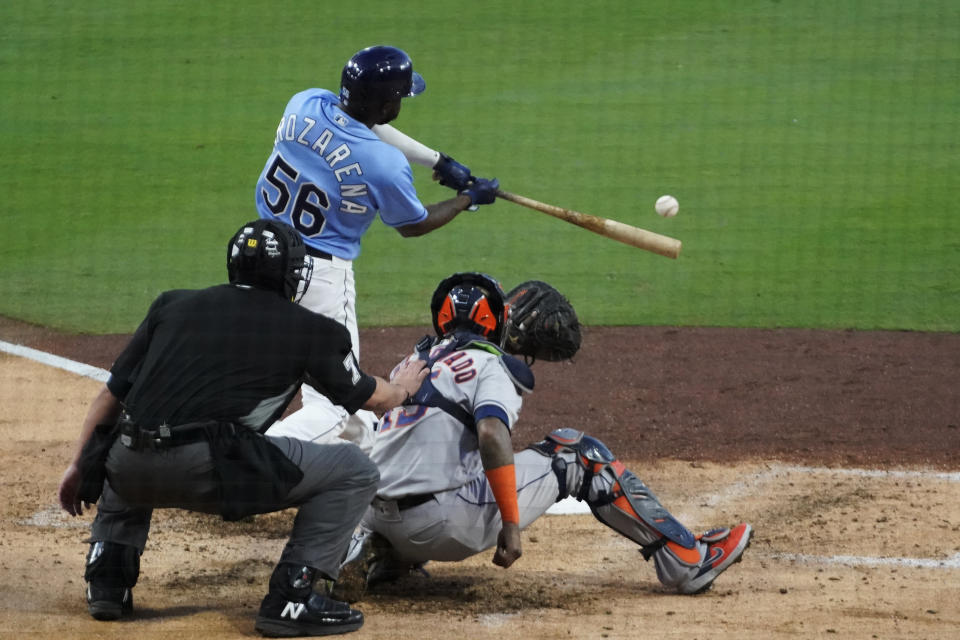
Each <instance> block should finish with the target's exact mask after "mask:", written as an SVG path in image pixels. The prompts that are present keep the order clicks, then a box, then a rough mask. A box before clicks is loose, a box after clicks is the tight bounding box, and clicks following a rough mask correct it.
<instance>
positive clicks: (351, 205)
mask: <svg viewBox="0 0 960 640" xmlns="http://www.w3.org/2000/svg"><path fill="white" fill-rule="evenodd" d="M301 120H302V123H301V124H300V125H299V131H298V125H297V122H298V120H297V114H295V113H291V114H290V115H287V116H284V117H283V118H281V119H280V124H279V125H278V126H277V138H276V142H277V143H279V142H282V141H284V140H285V141H287V142H296V143H298V144H302V145H303V146H305V147H309V148H310V150H311V151H313V152H314V153H316V154H317V155H318V156H320V157H321V158H323V159H324V161H326V163H327V164H328V165H329V166H330V168H331V169H333V175H334V176H336V178H337V182H338V183H339V184H340V211H342V212H343V213H366V212H367V207H366V205H362V204H359V203H357V202H354V201H352V200H349V198H358V197H361V196H365V195H367V185H366V184H364V183H362V182H361V183H347V184H344V183H343V180H344V178H346V177H347V176H350V175H352V174H356V175H357V176H362V175H363V169H362V168H361V167H360V163H359V162H354V163H351V164H348V165H345V166H342V167H340V168H336V166H337V165H338V164H340V163H341V162H343V161H344V160H346V159H347V158H349V157H350V154H351V151H350V147H349V145H347V143H345V142H343V143H340V145H339V146H337V147H335V148H334V149H332V150H331V151H330V152H329V153H327V147H328V146H329V145H330V142H331V141H332V140H333V132H332V131H331V130H330V129H324V130H323V131H321V132H320V135H318V136H317V137H316V138H313V139H311V138H309V137H308V134H309V133H310V131H311V130H312V129H313V127H314V126H315V125H316V124H317V121H316V120H314V119H313V118H309V117H307V116H303V118H301Z"/></svg>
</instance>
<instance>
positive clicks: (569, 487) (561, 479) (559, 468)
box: [530, 429, 696, 559]
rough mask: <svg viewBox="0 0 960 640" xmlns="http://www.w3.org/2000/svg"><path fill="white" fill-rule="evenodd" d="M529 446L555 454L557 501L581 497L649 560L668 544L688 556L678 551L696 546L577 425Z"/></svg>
mask: <svg viewBox="0 0 960 640" xmlns="http://www.w3.org/2000/svg"><path fill="white" fill-rule="evenodd" d="M530 448H531V449H534V450H536V451H538V452H540V453H541V454H543V455H545V456H549V457H552V458H553V461H552V468H553V471H554V474H556V476H557V484H558V486H559V491H558V496H557V500H562V499H563V498H565V497H567V495H573V496H574V497H576V499H577V500H581V501H585V502H586V503H587V504H588V505H589V506H590V510H591V511H592V512H593V515H594V516H595V517H596V518H597V519H598V520H600V522H602V523H604V524H605V525H607V526H608V527H610V528H612V529H613V530H615V531H617V532H618V533H620V534H622V535H624V536H626V537H628V538H630V539H631V540H633V541H634V542H636V543H637V544H640V545H641V546H643V547H644V557H646V558H648V559H649V557H650V556H651V555H653V553H655V552H656V551H657V550H658V549H660V548H661V547H663V546H664V545H667V544H672V545H676V546H677V553H679V554H680V555H681V556H684V557H685V556H686V555H690V557H692V554H684V553H683V552H681V551H680V549H687V550H690V549H695V548H696V540H695V539H694V536H693V534H692V533H691V532H690V531H689V530H688V529H687V528H686V527H684V526H683V525H682V524H680V522H678V521H677V520H676V519H675V518H674V517H673V516H672V515H671V514H670V512H668V511H667V510H666V509H665V508H664V507H663V505H661V504H660V501H659V500H658V499H657V497H656V496H655V495H654V494H653V492H652V491H650V489H649V488H648V487H647V486H646V485H645V484H644V483H643V482H641V481H640V479H639V478H637V477H636V476H635V475H634V474H633V473H632V472H630V471H629V470H628V469H627V468H626V467H624V466H623V463H621V462H620V461H619V460H617V459H616V458H615V457H614V455H613V454H612V453H611V452H610V450H609V449H608V448H607V446H606V445H605V444H604V443H603V442H601V441H600V440H598V439H597V438H594V437H592V436H587V435H584V434H583V432H581V431H577V430H576V429H557V430H556V431H553V432H551V433H550V434H548V435H547V437H546V439H544V440H542V441H540V442H537V443H535V444H533V445H531V446H530Z"/></svg>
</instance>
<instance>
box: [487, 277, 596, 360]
mask: <svg viewBox="0 0 960 640" xmlns="http://www.w3.org/2000/svg"><path fill="white" fill-rule="evenodd" d="M507 302H508V303H509V305H510V313H509V315H508V316H507V323H506V331H505V333H506V339H505V341H504V349H505V350H506V351H507V352H508V353H512V354H514V355H519V356H523V357H524V360H525V361H526V362H527V364H528V365H530V364H533V363H534V362H535V361H536V360H538V359H539V360H548V361H551V362H558V361H560V360H569V359H570V358H572V357H573V356H574V354H576V353H577V351H578V350H579V349H580V322H579V320H578V319H577V313H576V311H574V309H573V306H572V305H571V304H570V302H569V301H568V300H567V299H566V297H564V295H563V294H562V293H560V292H559V291H557V290H556V289H554V288H553V287H552V286H550V285H549V284H547V283H546V282H542V281H540V280H528V281H527V282H523V283H521V284H519V285H517V286H516V287H514V288H513V289H512V290H511V291H510V293H508V294H507Z"/></svg>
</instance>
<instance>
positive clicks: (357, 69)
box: [340, 46, 427, 124]
mask: <svg viewBox="0 0 960 640" xmlns="http://www.w3.org/2000/svg"><path fill="white" fill-rule="evenodd" d="M426 87H427V84H426V82H424V80H423V76H421V75H420V74H419V73H417V72H416V71H414V70H413V61H412V60H410V56H408V55H407V53H406V52H405V51H403V50H402V49H397V48H396V47H387V46H376V47H367V48H366V49H363V50H362V51H358V52H357V53H355V54H353V57H352V58H350V59H349V60H348V61H347V64H345V65H344V67H343V71H342V72H341V74H340V104H341V105H343V107H344V108H345V109H347V112H348V113H350V114H351V115H354V116H357V117H360V118H361V119H364V118H366V117H367V116H368V115H370V114H371V113H376V112H377V111H379V110H380V109H381V108H382V107H383V105H384V104H385V103H387V102H392V101H394V100H399V99H400V98H410V97H412V96H415V95H417V94H419V93H421V92H423V90H424V89H426ZM381 124H383V123H381Z"/></svg>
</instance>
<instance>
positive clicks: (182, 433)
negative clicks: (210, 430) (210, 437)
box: [120, 418, 217, 451]
mask: <svg viewBox="0 0 960 640" xmlns="http://www.w3.org/2000/svg"><path fill="white" fill-rule="evenodd" d="M215 424H217V423H216V422H190V423H187V424H181V425H177V426H175V427H171V426H169V425H165V424H162V425H160V426H159V427H157V428H156V429H143V428H141V427H140V426H138V425H136V424H134V423H133V422H130V421H129V420H125V419H123V418H121V419H120V443H121V444H123V445H124V446H125V447H127V448H128V449H133V450H134V451H141V450H144V449H168V448H170V447H178V446H180V445H184V444H192V443H194V442H205V441H207V431H206V429H207V427H210V426H212V425H215Z"/></svg>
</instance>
